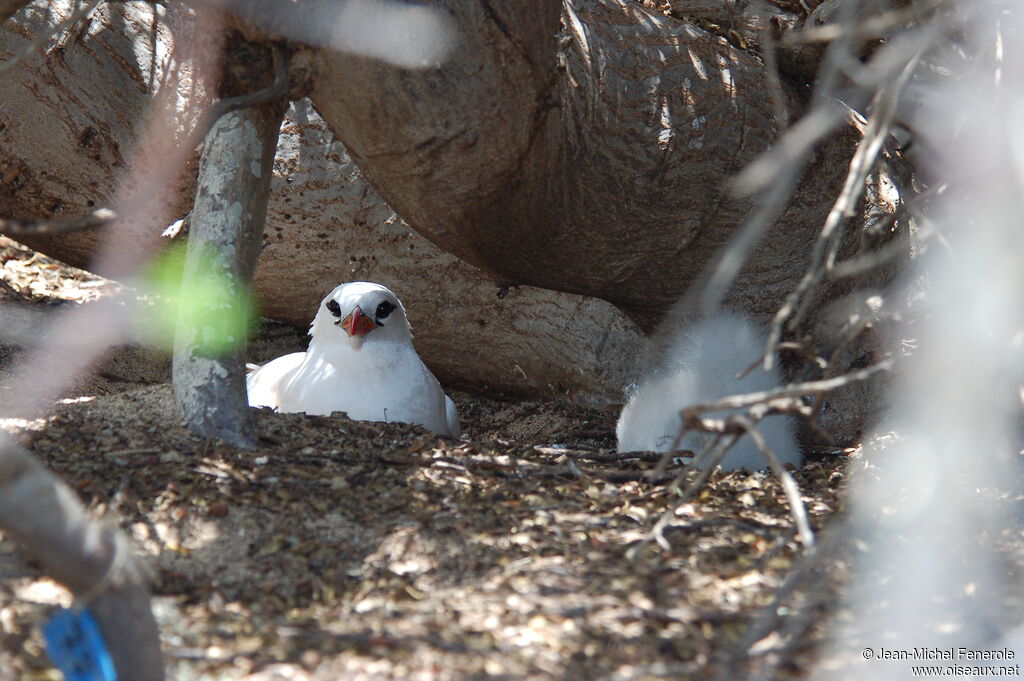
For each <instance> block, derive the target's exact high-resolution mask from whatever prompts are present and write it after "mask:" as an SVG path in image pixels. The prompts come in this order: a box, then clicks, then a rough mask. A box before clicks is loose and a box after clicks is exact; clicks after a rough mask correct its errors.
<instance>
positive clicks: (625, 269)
mask: <svg viewBox="0 0 1024 681" xmlns="http://www.w3.org/2000/svg"><path fill="white" fill-rule="evenodd" d="M451 4H452V5H453V8H452V10H451V13H452V16H453V17H454V19H455V21H456V26H457V28H458V31H459V34H460V40H461V43H460V44H461V47H460V48H459V50H458V51H456V53H455V54H454V55H453V56H452V57H451V59H450V60H449V61H448V62H447V63H446V64H445V66H444V67H442V68H440V69H434V70H425V71H404V70H401V69H397V68H393V67H388V66H384V65H381V64H378V63H375V62H372V61H370V60H368V59H362V58H359V57H354V56H351V55H340V54H329V53H321V52H315V51H309V52H306V53H304V54H300V55H299V58H298V59H297V60H296V62H297V64H296V65H299V66H304V67H307V68H309V67H312V70H309V71H308V74H309V79H310V80H311V82H312V84H313V93H312V96H313V98H314V99H315V101H316V104H317V106H318V108H319V110H320V111H321V112H322V113H324V114H325V118H326V119H327V123H328V124H329V126H330V128H331V129H332V130H333V131H334V132H336V133H338V135H339V136H341V137H342V138H343V139H344V140H345V141H346V143H347V146H349V147H350V148H351V149H350V150H351V151H352V152H353V156H354V158H355V160H356V161H358V162H359V164H360V169H365V170H366V174H367V175H368V176H369V177H370V179H371V180H372V181H373V183H374V186H375V187H379V188H380V189H381V190H382V194H383V195H384V198H383V199H382V198H381V196H380V195H378V194H377V193H376V191H375V189H373V188H371V187H370V186H369V185H368V184H367V183H366V182H364V181H363V179H362V178H363V175H362V174H361V172H360V171H357V170H356V167H355V165H354V164H353V163H352V162H351V160H350V158H349V157H348V156H347V152H346V149H345V148H344V147H342V146H341V144H339V143H337V142H336V141H333V140H331V138H330V133H329V132H327V131H326V130H324V128H323V126H322V125H321V124H320V123H319V121H318V117H317V114H316V113H314V112H312V111H310V110H309V109H308V108H305V107H304V105H302V107H300V108H296V109H295V111H294V112H293V113H294V116H293V120H292V122H291V123H289V124H286V126H285V128H284V137H283V140H285V141H283V142H282V144H281V146H280V149H279V152H278V158H277V162H276V166H275V178H274V182H273V185H272V188H271V199H270V206H269V209H268V215H269V220H268V228H267V233H266V237H265V238H266V241H267V244H268V245H267V247H266V249H265V250H264V253H263V254H262V256H261V258H260V261H259V263H258V265H257V271H256V276H255V290H256V293H257V295H258V296H259V298H260V302H261V304H262V309H263V311H264V313H266V314H268V316H273V317H276V318H278V319H283V320H286V321H291V322H295V323H299V324H306V323H308V322H309V319H310V318H311V316H312V313H313V312H314V311H315V306H316V304H317V302H318V301H319V299H320V298H321V297H322V295H323V293H324V292H325V291H326V290H328V289H329V288H330V287H331V286H333V285H335V284H337V283H340V282H341V281H345V280H351V279H375V280H378V281H380V282H381V283H384V284H386V285H388V286H389V287H391V288H392V289H394V290H395V291H396V292H397V293H398V294H399V296H401V297H402V299H403V300H404V301H405V302H406V303H407V306H408V308H409V311H410V316H411V318H412V322H413V328H414V331H415V333H416V343H417V347H418V348H419V350H420V353H421V355H422V356H423V357H424V359H425V361H426V362H427V363H428V364H429V365H430V366H431V368H432V369H434V370H435V371H436V372H437V373H438V374H439V375H440V377H441V378H442V379H443V380H445V381H446V382H449V383H455V384H460V385H464V386H469V387H492V388H496V389H499V390H505V391H511V392H518V393H525V394H538V393H548V392H551V391H558V392H565V391H572V392H582V393H587V394H591V395H600V396H601V397H602V399H610V400H611V401H615V400H617V399H618V398H619V396H620V392H621V387H622V385H623V384H625V383H628V382H629V380H631V379H632V378H633V377H635V373H636V367H637V362H638V357H639V352H638V350H639V347H640V336H639V335H638V333H637V329H636V327H635V326H634V325H633V324H632V323H631V321H630V319H627V318H626V317H625V316H624V315H623V313H622V312H619V311H618V310H616V309H614V308H613V307H612V306H611V305H608V304H607V303H605V302H603V301H600V300H595V299H593V298H592V297H590V296H599V297H603V298H604V299H605V300H607V301H611V302H612V303H614V304H615V305H616V306H618V307H619V308H620V309H621V310H622V311H623V312H625V314H626V315H628V317H629V318H631V319H632V320H635V321H636V322H639V323H640V324H641V325H642V326H643V328H644V329H645V330H648V331H649V330H650V329H651V328H653V326H654V325H655V324H656V323H657V320H658V319H659V318H660V317H661V316H662V315H663V314H664V312H665V310H667V309H668V307H669V306H670V305H671V304H672V303H673V302H674V301H675V300H676V298H677V297H678V295H679V293H680V292H682V291H683V290H685V289H686V288H687V287H688V286H690V285H692V284H693V282H694V281H695V280H696V277H697V276H698V274H699V273H700V272H701V271H702V270H703V269H704V268H705V267H706V265H707V263H708V261H709V260H710V259H711V257H712V256H713V255H714V253H715V252H716V251H717V249H718V248H719V247H720V246H721V245H723V244H724V243H726V242H727V241H728V239H729V238H730V236H731V235H732V233H733V230H734V229H735V227H736V225H737V224H738V222H739V221H740V220H742V218H743V216H745V215H746V213H747V210H748V209H749V207H750V205H751V202H750V201H748V200H738V199H735V198H733V197H731V196H730V195H729V194H728V192H727V191H726V190H725V189H724V183H725V182H726V181H727V180H728V179H729V178H730V177H731V176H732V174H733V173H735V172H736V171H737V170H739V169H740V168H741V167H743V165H744V163H746V162H747V161H748V160H750V159H751V158H753V157H754V156H756V155H757V154H758V153H759V152H760V151H762V150H764V149H765V148H766V147H767V145H768V144H770V142H771V141H772V140H773V138H774V136H775V134H776V122H775V121H774V118H773V111H772V107H771V104H770V97H769V92H768V85H767V81H766V78H765V70H764V66H763V65H762V64H761V62H760V61H759V60H758V59H757V57H756V55H753V54H750V53H747V52H745V51H742V50H739V49H737V48H736V47H734V46H732V45H731V44H729V42H728V41H726V40H725V39H724V38H722V37H721V36H719V35H714V34H712V33H708V32H705V31H703V30H700V29H698V28H695V27H694V26H691V25H689V24H686V23H683V22H680V21H677V20H674V19H672V18H667V17H661V16H654V15H651V14H649V13H647V12H646V11H645V10H643V8H641V7H639V6H637V5H634V4H633V3H630V2H612V1H611V0H585V1H579V2H575V3H573V4H572V5H571V6H570V5H566V6H564V7H559V6H557V5H556V4H553V3H526V2H509V3H501V4H500V5H499V4H497V3H493V2H483V1H481V0H476V1H475V2H468V3H451ZM703 4H704V5H706V4H707V3H703ZM103 7H104V8H106V7H107V6H106V5H104V6H103ZM121 7H125V8H128V7H136V6H135V5H125V6H122V5H113V6H111V8H112V9H111V10H110V11H114V9H116V8H121ZM139 7H142V8H147V7H148V6H145V5H143V6H139ZM106 11H107V10H104V12H106ZM126 11H127V10H126ZM105 17H107V15H106V14H103V13H100V12H97V13H96V16H95V17H94V19H93V21H92V23H91V24H90V28H89V29H88V30H87V31H85V32H84V33H83V35H82V37H81V38H80V39H79V40H77V41H73V42H71V43H69V44H68V45H67V46H66V47H65V49H64V56H62V57H61V58H60V59H57V58H56V57H53V56H51V57H49V58H47V59H46V60H44V61H43V64H42V65H40V64H39V63H38V61H39V60H38V59H37V60H36V61H35V62H32V64H29V65H22V66H19V67H17V68H16V69H11V70H9V71H8V72H6V73H4V74H0V88H4V92H5V93H6V92H7V91H8V88H9V84H11V83H13V87H14V91H15V92H20V93H21V94H20V95H19V98H20V99H19V105H18V106H17V107H12V108H11V109H10V110H6V109H4V108H3V107H5V106H6V104H5V102H4V101H0V115H2V117H0V125H3V124H5V123H7V124H9V121H10V120H12V119H13V118H15V117H16V118H18V120H19V123H18V125H19V129H18V130H17V131H16V132H17V133H18V134H17V135H12V134H10V132H9V131H8V132H0V151H2V154H0V159H3V160H2V161H0V164H6V167H8V168H14V174H15V176H19V177H21V179H20V180H19V181H18V183H17V187H18V188H17V189H16V190H15V191H12V190H11V188H9V187H8V186H7V185H3V184H0V211H3V212H4V213H6V214H9V215H12V216H17V217H33V216H34V217H49V216H51V215H54V211H52V210H51V208H53V207H54V206H55V204H54V203H52V202H53V201H55V200H57V199H58V198H60V200H61V201H62V203H61V204H60V206H59V211H58V212H59V214H62V215H68V214H74V213H75V212H77V211H84V210H86V209H88V208H89V207H90V202H91V204H92V205H103V203H104V200H105V197H108V196H110V194H111V191H112V188H113V183H114V179H113V178H114V173H115V172H116V171H117V170H119V169H120V168H117V167H115V166H114V165H113V164H106V165H103V166H96V167H92V168H91V169H90V170H89V172H88V173H79V170H78V169H79V167H80V166H81V165H83V164H85V163H88V159H86V158H83V152H82V149H81V147H80V146H79V141H80V136H81V135H82V134H83V130H84V126H83V125H81V124H80V123H77V122H76V121H78V120H79V119H80V118H82V116H85V115H86V114H88V115H92V116H94V117H95V118H96V125H93V126H92V127H94V128H95V129H96V130H98V131H101V132H102V131H104V130H109V133H104V134H101V135H100V137H98V138H95V139H96V140H97V141H96V142H95V143H96V144H98V145H99V146H100V149H98V150H97V152H96V153H98V154H100V157H101V158H105V157H106V155H109V154H112V153H113V152H114V151H116V152H118V153H119V154H120V153H121V151H120V150H121V149H122V148H124V149H127V144H128V143H129V142H130V140H131V135H132V125H133V122H134V117H137V113H131V112H137V109H140V108H141V107H142V106H143V105H144V104H145V102H146V101H147V96H148V95H147V93H145V92H139V91H137V90H135V91H133V90H128V91H126V92H123V93H122V94H121V95H120V96H121V97H124V98H125V101H124V102H110V101H107V99H109V98H110V94H109V92H115V91H116V88H113V87H111V88H103V87H102V86H101V87H99V88H95V90H96V92H94V88H92V87H89V88H88V91H86V89H85V88H84V86H83V84H86V83H89V82H99V83H104V82H108V81H110V80H111V79H112V78H114V77H115V75H117V73H118V72H121V75H119V76H117V77H118V78H121V79H123V80H124V81H125V82H129V81H131V82H135V81H134V80H133V79H135V78H136V76H138V74H143V73H149V71H150V70H151V66H152V64H153V63H156V64H158V65H159V64H160V63H162V62H160V61H159V60H157V61H156V62H153V61H152V60H151V59H150V57H148V56H147V55H149V54H151V52H147V50H148V48H147V47H146V46H147V45H148V44H149V33H148V31H147V30H146V29H147V24H146V22H145V21H142V20H133V21H124V20H121V19H118V20H116V21H109V20H108V19H107V18H105ZM20 21H21V19H20V18H18V19H16V20H15V22H20ZM15 22H7V24H4V25H3V26H0V54H3V53H8V52H10V51H11V49H13V48H8V47H6V46H7V45H11V44H20V42H19V41H23V40H24V36H23V32H24V30H25V29H24V28H23V27H22V26H21V24H20V23H15ZM560 22H561V30H560V29H559V27H560ZM12 26H16V27H17V28H16V29H12ZM114 35H119V36H121V38H120V39H119V40H118V41H114V40H113V39H112V36H114ZM97 36H102V40H101V39H100V38H98V37H97ZM166 39H169V34H168V33H167V32H165V31H161V32H159V33H158V40H159V41H163V40H166ZM161 45H163V47H162V48H161V52H160V53H161V54H162V53H164V52H166V47H167V45H166V44H164V43H161ZM104 50H109V51H110V52H111V54H112V55H116V57H117V58H116V59H114V58H113V57H111V58H105V59H102V60H97V59H96V58H94V57H93V56H92V55H93V54H102V53H103V51H104ZM71 61H74V63H75V64H76V65H77V66H78V70H76V71H73V72H72V71H67V66H66V64H67V63H68V62H71ZM86 67H90V68H92V69H93V71H90V70H89V69H88V68H86ZM101 67H102V68H101ZM104 69H106V70H109V71H112V73H105V74H94V71H96V70H99V71H103V70H104ZM13 74H17V75H16V77H15V76H14V75H13ZM112 74H113V75H112ZM94 79H95V80H94ZM67 82H71V83H73V84H74V85H75V88H76V89H69V88H70V86H65V85H64V83H67ZM140 82H143V83H148V82H149V81H146V80H145V79H142V80H141V81H140ZM784 94H785V96H786V98H787V102H788V103H789V104H790V105H791V112H792V113H794V114H795V113H798V112H799V108H800V102H801V97H799V96H798V94H799V93H797V92H795V91H794V90H792V89H787V90H786V92H785V93H784ZM51 110H57V111H59V112H60V114H59V115H60V116H62V117H63V118H62V120H63V121H65V122H64V123H63V124H62V125H58V126H55V127H54V129H53V130H52V131H51V130H50V128H49V127H48V124H49V122H48V121H47V120H46V119H47V115H48V113H49V112H50V111H51ZM126 112H128V113H127V114H126ZM303 112H305V113H303ZM129 114H130V115H129ZM39 120H43V121H45V122H46V123H45V124H44V125H43V131H44V134H42V135H41V133H40V132H39V131H38V130H37V126H36V125H34V124H33V122H34V121H39ZM74 126H77V127H74ZM69 129H71V130H77V131H78V132H77V134H69V133H68V132H67V130H69ZM62 135H63V136H62ZM41 136H45V137H46V138H47V140H53V142H49V141H48V142H47V144H46V145H44V146H45V147H46V149H47V153H46V154H45V155H40V154H39V153H38V149H37V147H40V146H43V145H38V144H36V140H38V139H39V138H40V137H41ZM85 138H88V139H93V138H91V137H90V136H89V135H86V136H85ZM856 139H857V135H856V132H855V131H853V130H852V129H851V130H849V131H844V132H843V133H841V134H840V135H838V136H836V137H835V138H834V139H832V140H829V141H828V142H826V143H824V144H822V145H819V147H818V149H816V150H815V153H814V154H813V156H812V158H811V159H810V160H809V164H808V170H807V172H806V173H805V177H806V180H805V181H804V184H803V185H802V187H801V188H800V190H799V191H798V192H797V194H796V196H795V198H794V199H793V201H792V203H791V205H790V206H789V207H788V208H787V210H786V212H785V214H784V215H783V216H782V218H781V219H780V220H779V221H778V223H777V224H776V225H775V227H774V228H773V229H772V230H771V232H770V233H769V234H768V235H767V236H766V238H765V239H764V240H763V241H762V244H761V247H760V248H759V249H758V251H757V252H756V253H755V254H754V258H753V260H752V261H751V262H750V263H749V264H748V266H747V267H746V268H745V269H744V271H743V272H742V273H741V279H740V281H739V282H738V283H737V285H736V286H735V287H734V289H733V292H732V294H731V297H730V299H729V300H728V301H727V302H728V303H729V304H731V305H733V306H735V307H739V308H743V309H746V310H748V311H750V312H752V313H754V314H755V315H760V316H762V317H764V316H767V315H769V314H771V313H772V312H774V310H775V309H776V307H777V305H778V303H779V302H780V300H781V298H782V296H783V295H784V294H785V293H787V292H788V291H789V290H791V288H792V286H793V285H794V284H795V282H796V280H797V278H798V277H799V274H800V273H802V271H803V269H804V268H805V267H806V265H807V254H808V252H809V244H810V242H811V240H812V239H813V237H814V235H815V234H816V231H817V230H818V229H819V228H820V225H821V224H822V221H823V218H824V215H825V213H826V212H827V210H828V206H829V205H830V203H831V200H832V198H833V196H834V194H833V192H834V191H835V190H836V188H837V187H838V186H839V184H840V183H841V180H842V176H843V174H844V172H845V167H846V163H847V160H848V156H849V153H850V151H851V149H852V147H853V144H854V142H855V141H856ZM120 140H125V141H124V142H122V141H120ZM288 140H292V141H291V142H289V141H288ZM21 166H26V167H28V169H29V170H30V171H31V174H23V175H19V173H18V170H17V168H18V167H21ZM882 182H883V183H884V180H883V181H882ZM875 194H876V195H879V196H882V195H883V194H885V196H886V197H888V196H890V195H891V192H875ZM384 199H387V201H388V202H389V203H391V204H392V205H393V206H394V207H395V208H396V209H397V210H398V211H399V213H400V214H401V215H402V217H403V218H407V220H408V222H409V224H411V225H412V226H413V227H414V228H415V230H416V231H415V232H413V231H412V230H410V229H408V228H407V227H405V225H404V224H403V223H402V222H401V221H398V220H396V219H393V218H392V216H391V213H390V209H389V208H388V207H387V204H385V202H384ZM880 205H881V208H880V210H882V211H883V212H885V211H889V210H891V208H892V206H891V202H887V203H883V204H880ZM185 210H186V209H184V208H183V209H182V213H184V211H185ZM420 235H424V236H426V237H427V239H429V241H428V240H426V239H424V238H422V237H421V236H420ZM96 239H97V236H96V235H95V234H82V235H70V236H64V237H59V238H56V239H53V238H51V239H42V238H39V239H33V240H30V243H31V244H32V245H34V246H36V247H39V248H41V249H42V250H44V251H47V252H50V253H52V254H54V255H57V256H58V257H62V258H64V259H66V260H69V261H71V262H73V263H75V264H87V262H88V255H89V253H90V252H91V248H92V246H93V245H94V244H95V242H96ZM128 247H130V245H126V248H128ZM449 253H453V254H455V255H457V256H460V258H462V259H464V260H460V259H457V258H455V257H454V256H453V255H449ZM465 261H469V262H471V263H474V264H475V265H477V266H479V267H480V268H481V269H479V270H478V269H476V268H474V267H471V266H470V265H467V264H466V262H465ZM863 283H864V282H863V281H855V280H849V281H846V282H843V286H842V287H839V289H837V290H836V291H834V292H833V293H832V294H830V296H831V297H835V296H838V295H839V294H841V293H843V292H844V291H845V290H846V289H849V288H853V287H856V286H859V285H863ZM520 284H530V285H520ZM552 289H560V290H559V291H556V290H552ZM569 292H577V293H582V294H584V296H586V297H584V296H580V295H577V294H574V293H569ZM506 293H507V295H505V294H506ZM499 294H501V295H500V296H499Z"/></svg>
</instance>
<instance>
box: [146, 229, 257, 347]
mask: <svg viewBox="0 0 1024 681" xmlns="http://www.w3.org/2000/svg"><path fill="white" fill-rule="evenodd" d="M186 250H187V247H186V246H185V245H184V244H176V245H174V246H172V247H170V248H168V249H167V250H165V251H164V252H163V253H161V254H160V255H159V256H158V257H157V258H155V259H154V260H153V262H152V263H151V264H150V266H149V268H147V271H146V273H145V282H146V284H145V286H146V289H147V294H148V299H149V302H150V303H151V305H150V306H149V307H148V308H147V311H148V312H147V313H146V314H142V315H140V319H141V323H142V325H143V328H141V329H140V332H141V334H142V336H143V337H144V338H146V339H147V340H148V341H149V342H150V343H152V344H154V345H158V346H161V347H165V348H171V347H173V345H174V334H175V329H176V327H177V325H178V324H181V326H182V330H183V332H184V333H186V334H190V335H191V342H192V344H193V345H195V348H196V350H195V352H196V353H197V354H201V355H207V356H219V355H224V354H227V353H229V352H231V351H232V350H233V349H234V348H235V347H237V346H238V345H240V344H241V343H244V342H245V339H246V336H247V334H248V331H249V329H250V328H251V325H252V322H253V320H254V319H255V314H254V305H253V303H252V300H251V299H250V297H249V295H248V291H247V287H246V286H245V285H244V283H243V282H239V281H237V280H236V279H235V277H233V276H232V275H231V273H230V268H229V267H228V264H227V263H226V262H225V261H224V259H223V258H221V257H220V255H219V254H218V253H217V252H216V251H215V250H214V249H212V248H200V249H199V250H198V253H197V254H196V257H195V258H194V259H193V261H192V262H191V263H189V264H188V269H187V272H186ZM186 274H187V275H188V277H187V280H186V277H185V275H186ZM186 337H188V336H186Z"/></svg>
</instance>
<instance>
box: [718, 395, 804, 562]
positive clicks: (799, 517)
mask: <svg viewBox="0 0 1024 681" xmlns="http://www.w3.org/2000/svg"><path fill="white" fill-rule="evenodd" d="M728 420H730V421H733V422H734V423H737V424H739V426H740V427H742V428H743V430H745V431H746V432H747V435H748V436H750V438H751V439H753V441H754V444H755V445H756V446H757V449H758V450H759V451H760V452H761V454H762V455H763V456H764V458H765V461H767V462H768V466H769V468H771V469H772V473H774V474H775V477H777V478H778V479H779V482H780V483H781V484H782V491H783V492H785V494H786V500H787V501H788V502H789V512H790V514H792V516H793V521H794V523H795V524H796V529H797V532H798V533H799V534H800V541H801V542H803V545H804V547H805V548H808V549H809V548H812V547H813V546H814V532H813V531H812V530H811V523H810V522H809V521H808V520H807V508H806V507H805V506H804V502H803V499H801V498H800V488H799V487H797V484H796V480H794V479H793V476H792V475H791V474H790V472H789V471H787V470H786V468H785V467H784V466H783V465H782V464H781V463H780V462H779V459H778V457H776V456H775V452H773V451H772V450H771V448H770V447H769V446H768V443H767V442H765V439H764V436H763V435H761V433H760V431H758V430H757V427H756V426H755V425H754V424H753V423H751V422H750V420H749V419H747V418H746V417H744V416H741V415H740V416H731V417H729V419H728Z"/></svg>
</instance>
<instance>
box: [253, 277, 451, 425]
mask: <svg viewBox="0 0 1024 681" xmlns="http://www.w3.org/2000/svg"><path fill="white" fill-rule="evenodd" d="M309 333H310V335H311V336H312V340H311V341H310V343H309V349H308V350H307V351H306V352H295V353H292V354H290V355H284V356H283V357H278V358H277V359H275V360H272V361H270V362H268V363H267V364H265V365H263V366H261V367H258V368H257V369H255V370H254V371H252V373H250V374H249V376H248V378H247V379H246V388H247V390H248V393H249V405H250V406H253V407H272V408H274V409H276V410H278V411H282V412H305V413H307V414H324V415H326V414H330V413H331V412H335V411H343V412H345V413H346V414H348V416H349V418H352V419H356V420H359V421H388V422H394V421H398V422H402V423H415V424H419V425H422V426H424V427H425V428H427V429H428V430H432V431H434V432H435V433H439V434H441V435H449V436H451V437H459V434H460V427H459V417H458V413H457V411H456V409H455V403H454V402H452V400H451V398H450V397H448V396H447V395H445V394H444V391H443V390H442V389H441V385H440V384H439V383H438V382H437V379H436V378H434V375H433V374H432V373H430V370H429V369H427V367H426V366H425V365H424V364H423V361H422V360H420V358H419V355H417V354H416V350H415V348H413V345H412V330H411V329H410V327H409V320H408V318H407V317H406V314H405V308H404V307H403V306H402V303H401V302H400V301H399V300H398V297H397V296H395V294H394V293H392V292H391V291H389V290H388V289H387V288H385V287H383V286H381V285H379V284H373V283H369V282H363V281H357V282H352V283H348V284H342V285H341V286H338V287H337V288H335V289H334V290H333V291H331V292H330V293H329V294H328V295H327V297H326V298H324V299H323V301H322V302H321V303H320V307H319V309H318V310H317V313H316V316H315V317H314V318H313V323H312V325H311V326H310V330H309Z"/></svg>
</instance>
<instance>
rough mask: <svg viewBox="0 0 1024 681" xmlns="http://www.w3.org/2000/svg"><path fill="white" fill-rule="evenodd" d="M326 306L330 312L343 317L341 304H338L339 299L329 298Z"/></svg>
mask: <svg viewBox="0 0 1024 681" xmlns="http://www.w3.org/2000/svg"><path fill="white" fill-rule="evenodd" d="M325 307H326V308H327V311H328V312H330V313H331V314H332V315H334V316H335V317H341V306H340V305H338V301H337V300H334V299H333V298H332V299H331V300H328V301H327V305H326V306H325Z"/></svg>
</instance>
